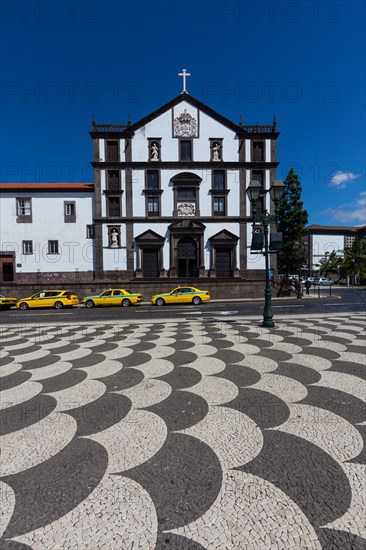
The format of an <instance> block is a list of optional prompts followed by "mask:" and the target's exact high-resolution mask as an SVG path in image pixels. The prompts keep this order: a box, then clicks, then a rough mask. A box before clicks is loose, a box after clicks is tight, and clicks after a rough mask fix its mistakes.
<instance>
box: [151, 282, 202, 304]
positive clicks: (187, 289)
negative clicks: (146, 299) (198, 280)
mask: <svg viewBox="0 0 366 550" xmlns="http://www.w3.org/2000/svg"><path fill="white" fill-rule="evenodd" d="M210 299H211V296H210V293H209V291H208V290H199V288H195V287H193V286H178V287H176V288H173V290H171V291H170V292H163V293H160V294H154V295H153V296H152V297H151V303H152V304H153V305H157V306H163V305H164V304H194V305H195V306H198V305H199V304H200V303H202V302H208V301H209V300H210Z"/></svg>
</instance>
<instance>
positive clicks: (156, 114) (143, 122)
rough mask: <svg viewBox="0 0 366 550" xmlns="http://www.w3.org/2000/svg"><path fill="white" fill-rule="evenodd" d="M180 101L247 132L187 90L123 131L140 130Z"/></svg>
mask: <svg viewBox="0 0 366 550" xmlns="http://www.w3.org/2000/svg"><path fill="white" fill-rule="evenodd" d="M180 103H188V104H189V105H192V106H193V107H196V108H197V109H198V110H200V111H202V112H203V113H206V115H208V116H209V117H211V118H213V119H214V120H216V121H217V122H219V123H220V124H222V125H223V126H226V127H227V128H229V129H230V130H232V131H233V132H235V133H236V134H238V135H243V134H245V133H246V131H245V130H244V128H242V127H241V126H239V125H238V124H235V123H234V122H231V120H229V119H227V118H226V117H224V116H222V115H220V113H218V112H216V111H214V110H213V109H211V108H210V107H208V106H207V105H205V104H204V103H202V101H199V100H198V99H196V98H194V97H193V96H191V95H189V94H188V93H186V92H183V93H181V94H179V95H178V96H177V97H175V98H174V99H172V100H171V101H168V103H165V105H162V106H161V107H160V108H159V109H156V110H155V111H153V112H152V113H150V114H149V115H147V116H145V117H144V118H141V119H140V120H138V121H137V122H135V123H134V124H130V125H129V126H128V128H126V129H125V130H124V132H122V133H126V134H130V133H131V132H132V133H133V132H135V131H136V130H139V129H140V128H142V127H143V126H146V124H148V123H149V122H151V121H152V120H154V119H156V118H158V117H160V116H161V115H162V114H164V113H166V112H167V111H169V110H170V109H171V108H172V107H175V106H176V105H179V104H180Z"/></svg>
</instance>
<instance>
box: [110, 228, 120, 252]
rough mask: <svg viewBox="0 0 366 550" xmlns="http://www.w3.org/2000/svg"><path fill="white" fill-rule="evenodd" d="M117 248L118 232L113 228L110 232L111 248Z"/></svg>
mask: <svg viewBox="0 0 366 550" xmlns="http://www.w3.org/2000/svg"><path fill="white" fill-rule="evenodd" d="M118 246H119V231H118V229H116V228H115V227H114V228H113V229H112V231H111V248H118Z"/></svg>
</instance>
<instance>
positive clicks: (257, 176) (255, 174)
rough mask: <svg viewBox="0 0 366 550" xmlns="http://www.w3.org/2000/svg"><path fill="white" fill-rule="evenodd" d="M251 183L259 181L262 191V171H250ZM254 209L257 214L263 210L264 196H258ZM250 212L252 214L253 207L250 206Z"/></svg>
mask: <svg viewBox="0 0 366 550" xmlns="http://www.w3.org/2000/svg"><path fill="white" fill-rule="evenodd" d="M252 181H259V183H260V184H261V186H262V189H263V182H264V176H263V171H262V170H252ZM254 209H255V211H256V212H257V213H260V212H263V210H264V196H263V195H260V196H259V198H258V200H257V202H256V203H255V205H254ZM251 211H252V212H253V206H252V205H251Z"/></svg>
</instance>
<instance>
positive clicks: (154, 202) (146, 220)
mask: <svg viewBox="0 0 366 550" xmlns="http://www.w3.org/2000/svg"><path fill="white" fill-rule="evenodd" d="M90 136H91V138H92V143H93V160H92V166H93V169H94V182H93V183H90V184H71V183H70V184H54V185H52V184H1V185H0V193H1V209H2V212H1V213H2V222H1V227H2V231H1V245H0V264H1V265H2V266H3V269H2V278H3V280H4V273H5V272H4V264H5V263H7V264H8V265H9V263H11V262H12V263H13V268H12V269H13V274H14V280H26V279H27V277H28V280H29V277H30V274H32V273H33V274H36V273H39V272H41V273H43V274H46V273H47V272H52V273H53V274H54V278H55V279H57V275H56V273H58V274H59V277H61V278H62V277H63V278H66V279H67V276H68V274H75V273H78V276H79V277H80V278H86V279H90V278H92V279H95V280H102V279H104V280H107V279H108V278H110V279H112V278H113V277H112V276H113V275H114V276H116V274H118V279H119V280H121V281H124V280H125V281H128V280H129V281H130V280H135V281H138V280H141V281H143V280H146V281H151V280H157V279H164V280H167V279H179V280H182V279H184V280H186V279H190V278H194V279H195V280H197V279H201V278H211V279H212V280H213V279H222V280H224V279H225V280H227V279H229V280H230V279H233V278H246V277H247V276H249V275H250V274H251V275H253V273H255V272H257V273H258V272H259V270H261V271H262V270H263V269H264V262H263V257H262V255H261V254H257V255H253V254H250V250H249V249H250V243H251V238H252V219H251V215H252V213H251V205H250V203H249V200H248V199H247V195H246V188H247V186H248V184H249V182H250V181H251V180H257V181H259V182H260V183H261V185H262V186H263V190H268V189H269V187H270V185H271V184H272V183H273V182H274V181H275V180H276V169H277V166H278V162H277V158H276V142H277V138H278V136H279V133H278V131H277V128H276V120H275V119H274V120H273V123H272V124H268V125H258V124H257V125H253V126H246V125H243V124H242V123H241V122H240V123H239V124H235V123H234V122H231V121H230V120H228V119H226V118H225V117H223V116H222V115H220V114H219V113H217V112H215V111H213V110H212V109H210V108H209V107H208V106H207V105H205V104H204V103H202V102H200V101H199V100H197V99H195V98H194V97H192V96H191V95H189V94H188V93H187V91H186V90H185V86H184V90H183V92H182V93H181V94H180V95H179V96H177V97H175V98H174V99H173V100H171V101H170V102H168V103H166V104H165V105H163V106H162V107H160V108H159V109H157V110H156V111H154V112H152V113H150V114H149V115H147V116H146V117H144V118H143V119H141V120H139V121H138V122H136V123H134V124H132V123H131V122H130V121H128V123H127V124H101V123H99V122H98V123H97V122H96V121H95V120H94V117H93V119H92V130H91V132H90ZM27 186H28V187H27ZM60 186H61V187H60ZM62 186H63V187H62ZM42 201H43V202H42ZM41 204H42V207H41ZM257 208H260V209H263V208H266V209H267V210H269V211H271V212H273V205H272V204H271V203H270V197H269V193H265V194H264V195H263V198H261V199H260V204H258V205H257ZM41 212H45V214H44V215H42V214H41ZM52 213H53V214H52ZM50 218H52V220H51V219H50ZM55 220H57V223H56V224H55ZM50 227H52V230H50ZM55 243H56V244H55ZM72 243H73V244H72ZM37 247H38V248H39V251H40V252H39V253H38V257H37V260H36V258H35V250H36V248H37ZM42 251H44V252H42ZM70 251H72V253H71V252H70ZM4 258H5V260H6V261H4ZM19 266H20V267H19ZM7 273H10V271H9V268H8V270H7ZM262 273H263V271H262ZM5 274H6V273H5ZM7 276H8V277H9V275H7Z"/></svg>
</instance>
